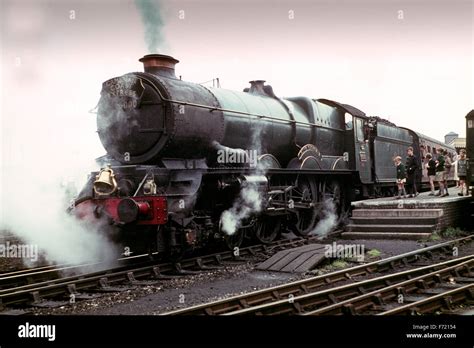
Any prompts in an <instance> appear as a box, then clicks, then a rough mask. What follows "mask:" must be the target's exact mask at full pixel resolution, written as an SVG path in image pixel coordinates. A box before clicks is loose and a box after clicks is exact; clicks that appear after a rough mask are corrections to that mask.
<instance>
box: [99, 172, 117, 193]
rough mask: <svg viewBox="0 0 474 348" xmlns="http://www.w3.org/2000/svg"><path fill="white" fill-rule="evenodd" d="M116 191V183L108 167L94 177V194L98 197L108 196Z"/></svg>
mask: <svg viewBox="0 0 474 348" xmlns="http://www.w3.org/2000/svg"><path fill="white" fill-rule="evenodd" d="M116 190H117V181H116V180H115V174H114V171H113V170H112V168H110V166H107V167H105V168H103V169H101V170H100V173H99V175H97V176H96V180H95V181H94V192H95V193H96V194H97V195H99V196H103V195H110V194H112V193H114V192H115V191H116Z"/></svg>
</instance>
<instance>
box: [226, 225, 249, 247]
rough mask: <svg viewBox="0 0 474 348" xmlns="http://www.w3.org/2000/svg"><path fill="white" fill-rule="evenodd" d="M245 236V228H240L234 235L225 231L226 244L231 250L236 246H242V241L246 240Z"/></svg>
mask: <svg viewBox="0 0 474 348" xmlns="http://www.w3.org/2000/svg"><path fill="white" fill-rule="evenodd" d="M244 237H245V229H243V228H240V229H238V230H237V231H235V233H234V234H232V235H228V234H227V233H224V241H225V244H226V245H227V247H228V248H229V249H231V250H233V249H234V248H238V247H240V246H241V245H242V242H243V241H244Z"/></svg>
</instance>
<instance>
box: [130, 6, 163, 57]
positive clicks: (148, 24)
mask: <svg viewBox="0 0 474 348" xmlns="http://www.w3.org/2000/svg"><path fill="white" fill-rule="evenodd" d="M135 5H136V6H137V9H138V11H139V12H140V16H141V19H142V22H143V26H144V27H145V43H146V44H147V46H148V52H150V53H156V52H158V48H159V47H160V46H162V45H163V43H164V40H163V33H162V30H163V25H164V23H163V18H162V17H161V9H160V5H159V2H158V1H157V0H135Z"/></svg>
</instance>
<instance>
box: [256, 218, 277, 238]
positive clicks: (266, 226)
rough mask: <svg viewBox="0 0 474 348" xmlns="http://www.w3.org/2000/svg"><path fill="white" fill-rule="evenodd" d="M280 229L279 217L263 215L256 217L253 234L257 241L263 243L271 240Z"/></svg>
mask: <svg viewBox="0 0 474 348" xmlns="http://www.w3.org/2000/svg"><path fill="white" fill-rule="evenodd" d="M280 231H281V218H279V217H263V218H260V219H258V220H257V221H256V222H255V225H254V226H253V234H254V236H255V238H256V239H257V241H259V242H260V243H263V244H268V243H271V242H273V241H274V240H275V239H276V238H277V237H278V235H279V234H280Z"/></svg>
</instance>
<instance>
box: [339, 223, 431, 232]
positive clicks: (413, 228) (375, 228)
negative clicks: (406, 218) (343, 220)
mask: <svg viewBox="0 0 474 348" xmlns="http://www.w3.org/2000/svg"><path fill="white" fill-rule="evenodd" d="M435 227H436V226H435V225H353V224H349V225H347V226H346V231H348V232H369V233H372V232H380V233H386V232H409V233H412V232H417V233H431V232H433V231H434V230H435Z"/></svg>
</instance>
